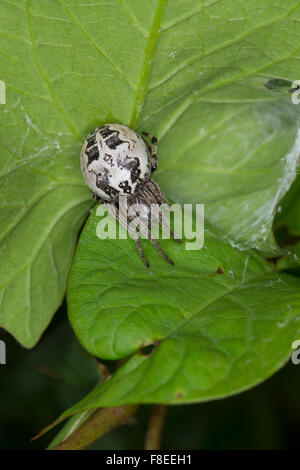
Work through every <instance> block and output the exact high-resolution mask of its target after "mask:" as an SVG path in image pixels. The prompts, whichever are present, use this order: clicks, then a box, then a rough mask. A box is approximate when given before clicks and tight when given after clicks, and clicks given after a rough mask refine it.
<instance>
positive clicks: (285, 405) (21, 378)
mask: <svg viewBox="0 0 300 470" xmlns="http://www.w3.org/2000/svg"><path fill="white" fill-rule="evenodd" d="M0 339H2V340H4V341H5V342H6V352H7V358H6V362H7V364H6V365H0V380H1V382H0V383H1V392H0V398H1V400H0V419H1V428H0V449H2V450H4V449H5V450H8V449H15V450H21V449H32V450H35V449H45V448H46V447H47V445H48V444H49V443H50V441H51V439H52V438H53V437H54V436H55V435H56V433H57V431H58V430H59V427H57V428H55V429H54V430H52V431H51V432H50V433H48V434H47V435H46V436H44V437H42V438H41V439H39V440H37V441H34V442H33V441H30V438H31V437H33V436H34V435H35V434H36V433H37V432H38V431H40V430H41V429H42V428H43V427H44V426H46V425H47V424H49V423H50V422H51V421H53V420H54V419H55V418H57V416H58V415H59V414H60V413H61V412H62V411H64V410H65V409H66V408H67V407H68V406H70V405H72V404H74V403H75V402H76V401H78V400H79V399H80V398H82V397H83V396H84V395H85V394H86V393H87V392H89V391H90V390H91V389H92V388H93V387H94V385H95V383H96V382H97V377H98V367H97V364H96V361H94V360H93V359H91V358H90V357H89V356H88V355H87V353H86V352H85V351H84V350H83V348H81V346H80V345H79V343H78V341H77V340H76V338H75V337H74V334H73V332H72V330H71V327H70V326H69V324H68V320H67V318H66V306H65V305H63V306H62V307H61V308H60V310H59V311H58V312H57V313H56V315H55V318H54V321H53V322H52V324H51V325H50V327H49V328H48V330H47V331H46V333H45V334H44V335H43V337H42V339H41V341H40V342H39V344H38V345H37V346H36V347H35V348H34V349H32V350H27V349H25V348H22V347H21V346H20V345H19V344H18V343H17V342H16V341H15V340H14V339H13V338H12V337H11V336H10V335H9V334H8V333H6V332H5V331H4V330H0ZM299 385H300V365H299V366H298V367H297V366H295V365H293V364H292V363H291V362H290V363H288V364H287V365H286V366H285V367H284V368H283V369H281V370H280V371H279V372H277V373H276V374H275V375H274V376H273V377H271V378H270V379H269V380H267V381H266V382H265V383H263V384H261V385H259V386H257V387H255V388H254V389H252V390H250V391H248V392H244V393H242V394H239V395H236V396H233V397H230V398H227V399H223V400H219V401H212V402H208V403H200V404H197V405H181V406H171V407H169V409H168V415H167V420H166V426H165V430H164V438H163V445H162V448H163V449H171V450H181V449H183V450H185V449H298V448H299V428H300V400H299ZM150 408H151V407H150V406H148V405H147V406H146V405H144V406H141V407H140V409H139V411H138V413H137V417H136V420H135V421H136V422H135V423H131V424H130V425H128V424H126V425H123V426H121V427H120V428H118V429H116V430H114V431H113V432H111V433H110V434H107V435H106V436H104V437H102V438H101V439H99V440H98V441H97V442H95V443H94V444H93V446H92V447H91V448H92V449H107V450H113V449H117V450H122V449H128V450H131V449H143V447H144V438H145V432H146V429H147V421H148V416H149V411H150Z"/></svg>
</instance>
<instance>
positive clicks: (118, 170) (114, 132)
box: [81, 124, 151, 201]
mask: <svg viewBox="0 0 300 470" xmlns="http://www.w3.org/2000/svg"><path fill="white" fill-rule="evenodd" d="M81 170H82V173H83V176H84V178H85V181H86V182H87V184H88V185H89V187H90V188H91V190H92V193H93V194H94V196H96V197H98V198H101V199H103V200H106V201H113V200H115V199H117V198H118V197H119V196H121V195H127V196H134V195H136V194H137V193H138V191H139V190H140V188H141V187H142V186H143V184H144V183H145V182H147V181H148V180H149V179H150V177H151V157H150V154H149V151H148V148H147V146H146V144H145V142H144V140H143V139H142V138H141V137H140V136H139V135H138V134H136V133H135V132H134V131H133V130H132V129H129V128H128V127H126V126H122V125H121V124H106V125H104V126H101V127H99V128H97V129H95V131H94V132H92V133H91V134H89V136H88V137H87V138H86V140H85V142H84V144H83V147H82V151H81Z"/></svg>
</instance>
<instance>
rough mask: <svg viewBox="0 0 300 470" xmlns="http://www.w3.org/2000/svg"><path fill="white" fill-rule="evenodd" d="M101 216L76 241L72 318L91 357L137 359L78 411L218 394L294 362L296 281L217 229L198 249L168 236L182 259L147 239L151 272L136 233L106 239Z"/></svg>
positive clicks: (299, 324)
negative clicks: (290, 360)
mask: <svg viewBox="0 0 300 470" xmlns="http://www.w3.org/2000/svg"><path fill="white" fill-rule="evenodd" d="M98 222H99V217H97V215H96V210H95V211H94V212H93V214H92V216H91V217H90V219H89V221H88V223H87V225H86V227H85V230H84V232H83V235H82V237H81V239H80V242H79V245H78V248H77V253H76V257H75V261H74V264H73V267H72V270H71V274H70V278H69V284H68V285H69V287H68V307H69V317H70V321H71V323H72V326H73V328H74V330H75V333H76V335H77V336H78V338H79V340H80V341H81V343H82V344H83V346H84V347H85V348H86V349H87V350H88V351H89V352H91V353H92V354H94V355H96V356H98V357H100V358H104V359H110V360H116V359H122V358H127V357H129V356H131V357H130V358H129V359H128V361H127V362H126V363H125V364H124V365H123V366H122V367H121V368H120V369H119V371H118V372H117V374H115V375H114V377H113V378H112V379H110V380H109V381H108V382H107V384H105V385H104V386H103V387H102V386H101V387H100V388H98V389H96V391H94V392H92V393H91V394H90V395H89V396H88V397H87V398H86V399H84V400H83V401H82V402H81V403H80V405H79V406H78V407H76V408H75V409H76V411H80V410H83V409H85V407H86V408H87V409H88V408H89V407H91V408H93V407H96V406H116V405H120V404H125V403H134V402H163V403H186V402H192V401H201V400H208V399H212V398H219V397H222V396H227V395H230V394H233V393H237V392H239V391H242V390H245V389H247V388H249V387H251V386H253V385H255V384H257V383H259V382H260V381H262V380H264V379H266V378H267V377H268V376H270V375H271V374H272V373H273V372H274V371H276V370H277V369H278V368H279V367H280V366H281V365H282V364H283V363H284V362H285V361H286V360H287V358H288V357H289V355H290V353H291V351H292V350H291V344H292V342H293V340H294V339H295V338H299V334H300V295H299V292H300V291H299V289H300V279H299V278H297V277H293V276H289V275H287V274H282V273H281V274H280V275H279V274H278V273H276V272H275V271H274V270H273V265H271V264H270V263H268V262H266V261H265V260H264V259H263V258H262V257H260V256H258V255H257V254H256V253H255V252H253V251H244V252H240V251H239V250H236V249H234V248H232V246H231V245H230V244H228V243H226V242H224V241H222V240H221V239H220V238H219V237H218V236H216V235H215V234H214V233H213V232H212V231H211V230H207V232H206V236H205V245H204V247H203V249H202V250H199V251H187V250H185V248H184V244H183V245H180V246H178V244H176V243H175V242H174V241H172V240H163V241H161V244H162V246H163V248H164V249H165V250H166V251H167V253H168V254H169V255H170V256H171V257H172V259H173V260H174V261H175V266H170V265H169V264H167V263H166V262H165V261H164V260H163V259H162V258H160V256H159V254H158V253H157V252H156V251H155V250H154V248H152V247H151V245H150V243H149V242H148V241H146V240H144V241H143V247H144V249H145V253H146V256H147V257H148V259H149V261H150V264H151V267H150V268H149V269H146V268H145V267H144V265H143V264H142V262H141V260H140V258H139V255H138V253H137V251H136V248H135V244H134V242H133V241H132V240H131V239H127V240H109V239H107V240H99V239H98V238H97V236H96V227H97V223H98ZM149 345H152V346H153V349H152V351H149V350H148V348H147V346H149ZM73 411H74V410H73Z"/></svg>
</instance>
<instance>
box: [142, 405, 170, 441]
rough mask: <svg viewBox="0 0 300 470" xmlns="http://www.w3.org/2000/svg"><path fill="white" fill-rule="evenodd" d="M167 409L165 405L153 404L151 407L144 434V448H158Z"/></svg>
mask: <svg viewBox="0 0 300 470" xmlns="http://www.w3.org/2000/svg"><path fill="white" fill-rule="evenodd" d="M167 409H168V407H167V406H166V405H154V406H153V407H152V410H151V415H150V419H149V426H148V430H147V434H146V441H145V450H158V449H160V446H161V440H162V432H163V427H164V424H165V419H166V414H167Z"/></svg>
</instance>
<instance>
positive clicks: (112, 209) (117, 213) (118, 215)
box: [107, 204, 150, 268]
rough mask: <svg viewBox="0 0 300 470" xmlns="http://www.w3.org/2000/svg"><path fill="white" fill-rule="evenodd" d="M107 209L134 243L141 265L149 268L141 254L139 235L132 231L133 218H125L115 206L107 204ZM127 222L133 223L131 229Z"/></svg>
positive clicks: (142, 253)
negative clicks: (141, 261)
mask: <svg viewBox="0 0 300 470" xmlns="http://www.w3.org/2000/svg"><path fill="white" fill-rule="evenodd" d="M107 207H108V209H109V211H110V213H111V214H112V215H113V216H114V217H116V218H117V219H118V221H119V222H120V224H121V225H122V226H123V227H124V228H125V229H126V230H127V232H128V233H129V236H130V237H131V238H132V239H133V240H134V241H135V243H136V246H137V250H138V252H139V255H140V257H141V258H142V260H143V263H144V265H145V266H146V267H147V268H149V267H150V264H149V263H148V261H147V259H146V257H145V255H144V252H143V248H142V246H141V242H140V237H139V234H138V233H137V232H136V230H135V229H134V227H136V226H137V224H136V223H135V220H134V218H133V217H128V219H127V217H126V216H125V214H123V212H122V211H120V210H119V209H118V207H117V206H116V204H107ZM128 220H129V221H133V224H134V227H132V226H131V225H128Z"/></svg>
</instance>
